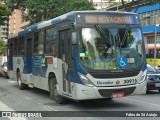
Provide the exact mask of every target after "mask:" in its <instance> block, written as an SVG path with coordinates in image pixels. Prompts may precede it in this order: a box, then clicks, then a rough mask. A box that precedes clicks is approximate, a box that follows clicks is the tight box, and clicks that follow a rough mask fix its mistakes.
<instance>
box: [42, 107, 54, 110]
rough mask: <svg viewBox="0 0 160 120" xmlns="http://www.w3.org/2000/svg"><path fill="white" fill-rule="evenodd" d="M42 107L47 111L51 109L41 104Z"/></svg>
mask: <svg viewBox="0 0 160 120" xmlns="http://www.w3.org/2000/svg"><path fill="white" fill-rule="evenodd" d="M43 108H44V109H46V110H48V111H52V110H51V109H49V108H47V107H46V106H43Z"/></svg>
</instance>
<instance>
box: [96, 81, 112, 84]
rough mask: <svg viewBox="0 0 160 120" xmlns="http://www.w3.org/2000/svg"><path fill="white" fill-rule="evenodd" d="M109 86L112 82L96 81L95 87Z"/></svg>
mask: <svg viewBox="0 0 160 120" xmlns="http://www.w3.org/2000/svg"><path fill="white" fill-rule="evenodd" d="M110 84H113V82H111V81H107V82H102V81H97V85H110Z"/></svg>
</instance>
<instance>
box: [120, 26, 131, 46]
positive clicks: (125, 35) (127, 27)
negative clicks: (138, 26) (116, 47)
mask: <svg viewBox="0 0 160 120" xmlns="http://www.w3.org/2000/svg"><path fill="white" fill-rule="evenodd" d="M128 31H129V25H127V26H126V30H125V33H124V36H123V39H122V42H121V44H120V46H122V45H123V44H124V42H125V39H126V37H127V33H128Z"/></svg>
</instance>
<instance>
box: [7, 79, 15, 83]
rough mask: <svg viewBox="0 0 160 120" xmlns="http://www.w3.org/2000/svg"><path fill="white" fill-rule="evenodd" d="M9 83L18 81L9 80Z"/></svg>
mask: <svg viewBox="0 0 160 120" xmlns="http://www.w3.org/2000/svg"><path fill="white" fill-rule="evenodd" d="M8 82H9V83H16V82H17V81H10V80H9V81H8Z"/></svg>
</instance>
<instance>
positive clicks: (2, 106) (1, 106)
mask: <svg viewBox="0 0 160 120" xmlns="http://www.w3.org/2000/svg"><path fill="white" fill-rule="evenodd" d="M0 110H1V112H3V111H12V112H14V111H15V110H13V109H11V108H10V107H8V106H7V105H6V104H4V103H3V102H1V101H0ZM2 110H3V111H2ZM5 118H9V119H10V120H27V119H26V118H25V117H5Z"/></svg>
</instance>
